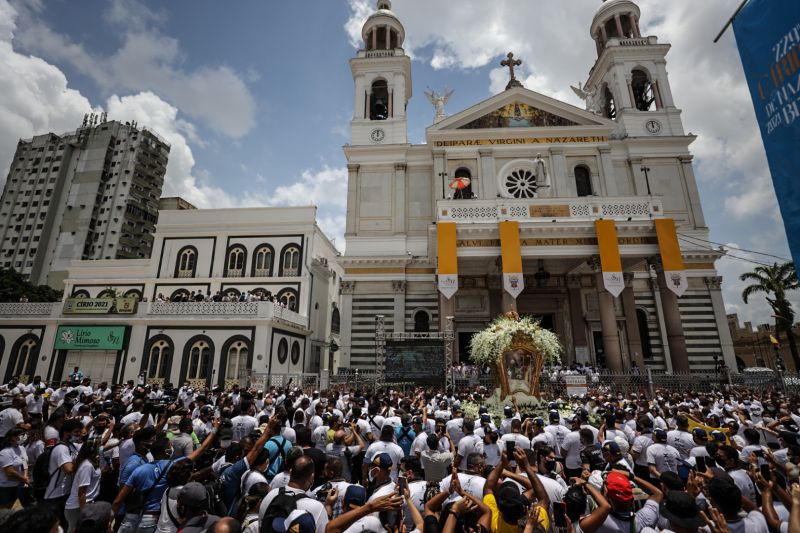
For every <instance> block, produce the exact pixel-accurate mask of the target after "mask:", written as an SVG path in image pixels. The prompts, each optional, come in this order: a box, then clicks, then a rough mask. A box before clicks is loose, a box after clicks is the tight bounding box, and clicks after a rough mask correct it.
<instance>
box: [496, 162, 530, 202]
mask: <svg viewBox="0 0 800 533" xmlns="http://www.w3.org/2000/svg"><path fill="white" fill-rule="evenodd" d="M503 184H504V186H505V189H506V191H507V192H508V194H509V195H510V196H512V197H514V198H535V197H536V174H534V173H533V170H531V169H527V168H518V169H515V170H512V171H511V172H509V173H508V174H507V175H506V177H505V178H503Z"/></svg>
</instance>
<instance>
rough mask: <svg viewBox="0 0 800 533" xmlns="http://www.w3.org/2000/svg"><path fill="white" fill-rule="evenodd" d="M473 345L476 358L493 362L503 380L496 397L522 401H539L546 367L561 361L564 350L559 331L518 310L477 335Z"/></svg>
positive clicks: (505, 315)
mask: <svg viewBox="0 0 800 533" xmlns="http://www.w3.org/2000/svg"><path fill="white" fill-rule="evenodd" d="M470 347H471V350H472V360H473V361H474V362H475V363H477V364H479V365H482V366H483V365H489V366H490V367H491V368H492V369H493V370H494V373H495V375H496V376H497V378H498V380H499V381H500V387H499V389H498V390H497V391H496V392H495V398H496V401H498V402H504V401H505V400H506V399H507V398H508V397H509V396H512V395H513V396H515V397H516V398H517V400H518V401H521V400H523V401H524V402H521V403H538V397H539V376H540V375H541V373H542V367H543V366H544V365H545V364H548V365H553V364H557V363H559V362H560V360H561V353H562V351H563V347H562V346H561V343H560V342H559V340H558V337H557V336H556V334H555V333H553V332H552V331H549V330H547V329H544V328H542V327H541V326H540V325H539V322H537V321H535V320H533V319H531V318H527V317H520V316H519V315H518V314H517V313H516V312H514V311H509V312H508V313H506V314H504V315H502V316H500V317H498V318H496V319H495V320H494V321H493V322H492V323H491V324H489V326H488V327H487V328H486V329H484V330H483V331H480V332H478V333H476V334H475V335H473V337H472V341H471V344H470Z"/></svg>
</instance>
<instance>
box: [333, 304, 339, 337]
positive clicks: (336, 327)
mask: <svg viewBox="0 0 800 533" xmlns="http://www.w3.org/2000/svg"><path fill="white" fill-rule="evenodd" d="M340 331H341V318H340V317H339V308H337V307H336V304H335V303H334V304H333V311H331V333H333V334H338V333H339V332H340Z"/></svg>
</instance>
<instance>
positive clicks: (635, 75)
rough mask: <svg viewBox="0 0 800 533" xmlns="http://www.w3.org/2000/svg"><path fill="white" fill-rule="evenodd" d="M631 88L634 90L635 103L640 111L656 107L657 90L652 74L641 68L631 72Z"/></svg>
mask: <svg viewBox="0 0 800 533" xmlns="http://www.w3.org/2000/svg"><path fill="white" fill-rule="evenodd" d="M631 90H632V91H633V105H634V106H635V107H636V109H638V110H639V111H650V110H651V109H653V108H654V107H655V101H656V97H655V92H654V91H653V84H652V82H651V81H650V76H648V75H647V72H645V71H643V70H641V69H634V70H633V71H632V72H631Z"/></svg>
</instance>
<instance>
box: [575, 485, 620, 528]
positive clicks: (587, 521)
mask: <svg viewBox="0 0 800 533" xmlns="http://www.w3.org/2000/svg"><path fill="white" fill-rule="evenodd" d="M572 479H573V481H574V482H575V485H577V486H582V487H583V488H584V490H586V492H588V493H589V496H591V497H592V498H593V499H594V501H595V502H596V503H597V507H596V508H595V510H594V511H592V513H591V514H590V515H588V516H584V517H583V518H581V519H580V522H579V524H580V526H581V530H582V531H583V532H584V533H594V532H595V531H597V530H598V529H599V528H600V526H602V525H603V523H604V522H605V521H606V518H608V515H609V514H610V513H611V504H610V503H608V500H607V499H606V497H605V496H603V493H602V492H600V491H599V490H597V489H596V488H595V487H594V486H592V485H591V484H589V483H588V482H587V481H586V480H585V479H580V478H572Z"/></svg>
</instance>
